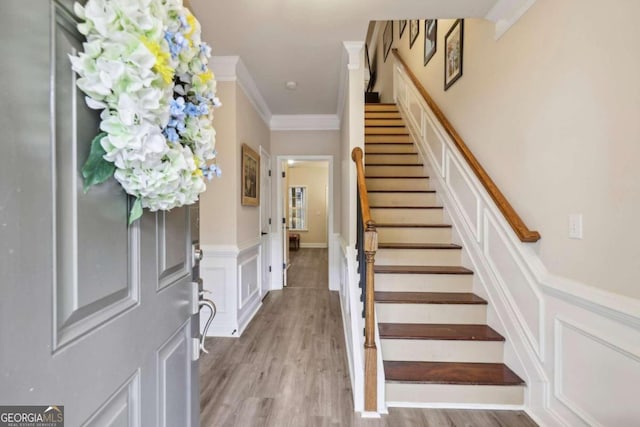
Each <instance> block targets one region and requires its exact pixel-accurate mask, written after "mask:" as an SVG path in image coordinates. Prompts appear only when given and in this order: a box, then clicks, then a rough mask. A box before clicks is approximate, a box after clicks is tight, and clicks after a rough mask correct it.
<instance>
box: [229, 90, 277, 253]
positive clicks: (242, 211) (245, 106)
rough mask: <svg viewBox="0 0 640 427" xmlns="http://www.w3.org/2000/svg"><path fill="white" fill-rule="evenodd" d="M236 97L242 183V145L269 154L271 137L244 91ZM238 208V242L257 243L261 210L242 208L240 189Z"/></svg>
mask: <svg viewBox="0 0 640 427" xmlns="http://www.w3.org/2000/svg"><path fill="white" fill-rule="evenodd" d="M236 93H237V96H236V115H237V116H236V117H237V120H236V134H237V137H236V139H237V146H236V156H237V157H236V158H237V159H238V160H237V162H236V163H237V165H238V173H237V174H236V176H235V178H236V179H237V180H238V183H239V182H240V179H241V176H240V174H241V173H242V171H241V170H240V164H241V163H240V162H241V159H242V144H247V145H249V146H250V147H251V148H253V149H254V150H255V151H256V153H258V154H260V146H262V147H263V148H264V149H265V150H266V151H267V152H269V151H270V145H271V142H270V141H271V136H270V131H269V128H268V127H267V125H266V124H265V122H264V121H263V120H262V118H261V117H260V116H259V115H258V113H257V112H256V109H255V108H254V107H253V105H252V104H251V102H250V101H249V98H248V97H247V95H246V94H245V93H244V90H242V89H241V88H239V89H238V90H237V91H236ZM235 198H236V200H237V201H236V206H237V207H238V212H237V216H238V229H237V242H238V246H239V247H241V248H242V247H244V246H246V245H249V244H251V243H255V241H256V240H257V239H259V238H260V208H259V207H255V206H242V205H241V204H240V202H241V200H242V197H241V194H240V189H239V187H238V191H236V197H235Z"/></svg>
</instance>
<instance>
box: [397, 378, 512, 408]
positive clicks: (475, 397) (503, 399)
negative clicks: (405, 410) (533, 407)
mask: <svg viewBox="0 0 640 427" xmlns="http://www.w3.org/2000/svg"><path fill="white" fill-rule="evenodd" d="M385 390H386V398H387V406H391V407H393V406H404V405H402V404H403V403H416V404H420V403H424V404H427V403H429V404H433V403H442V404H445V403H454V404H455V403H457V404H485V405H522V404H524V386H513V385H512V386H495V385H457V384H455V385H453V384H406V383H387V384H385Z"/></svg>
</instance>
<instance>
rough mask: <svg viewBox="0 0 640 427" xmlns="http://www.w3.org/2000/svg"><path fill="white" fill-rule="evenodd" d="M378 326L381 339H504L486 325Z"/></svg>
mask: <svg viewBox="0 0 640 427" xmlns="http://www.w3.org/2000/svg"><path fill="white" fill-rule="evenodd" d="M378 328H379V330H380V338H383V339H409V340H447V341H448V340H451V341H458V340H459V341H504V337H503V336H502V335H500V334H499V333H498V332H496V331H495V330H494V329H493V328H491V327H489V326H487V325H460V324H424V323H379V324H378Z"/></svg>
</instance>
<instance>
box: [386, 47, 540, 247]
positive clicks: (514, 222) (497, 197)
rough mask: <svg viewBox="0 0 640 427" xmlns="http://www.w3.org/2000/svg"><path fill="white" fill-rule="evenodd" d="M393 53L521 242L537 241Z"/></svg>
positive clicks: (399, 58)
mask: <svg viewBox="0 0 640 427" xmlns="http://www.w3.org/2000/svg"><path fill="white" fill-rule="evenodd" d="M393 55H394V57H395V59H396V61H398V63H399V64H400V65H402V68H403V69H404V72H405V73H406V75H407V76H408V77H409V79H410V80H411V82H412V83H413V85H414V86H415V87H416V89H417V90H418V92H419V93H420V95H421V96H422V98H423V99H424V101H425V102H426V103H427V105H428V106H429V108H431V111H433V114H434V115H435V117H436V118H437V119H438V121H439V122H440V124H441V125H442V127H443V128H444V130H445V131H446V132H447V134H449V137H451V140H452V141H453V144H454V145H455V146H456V147H457V148H458V150H459V151H460V154H462V157H463V158H464V159H465V160H466V162H467V164H468V165H469V167H470V168H471V170H473V173H474V174H475V175H476V176H477V177H478V179H479V180H480V183H481V184H482V185H483V186H484V188H485V189H486V190H487V193H489V196H490V197H491V198H492V199H493V201H494V202H495V204H496V205H497V207H498V209H499V210H500V212H501V213H502V215H504V217H505V219H506V220H507V222H508V223H509V225H510V226H511V228H512V229H513V231H514V232H515V233H516V235H517V236H518V238H519V239H520V241H521V242H537V241H538V240H540V233H538V232H537V231H535V230H530V229H529V227H527V226H526V224H525V223H524V221H523V220H522V218H520V215H518V213H517V212H516V211H515V209H514V208H513V206H511V203H509V201H508V200H507V198H506V197H505V196H504V194H502V192H501V191H500V189H499V188H498V186H497V185H496V184H495V182H493V180H492V179H491V177H490V176H489V174H488V173H487V171H485V170H484V168H483V167H482V165H481V164H480V162H479V161H478V159H477V158H476V156H474V155H473V153H472V152H471V150H470V149H469V147H468V146H467V144H466V143H465V142H464V140H463V139H462V137H461V136H460V134H458V132H457V131H456V130H455V128H454V127H453V125H452V124H451V122H449V120H448V119H447V117H446V116H445V115H444V113H443V112H442V110H441V109H440V107H438V104H436V103H435V101H434V100H433V98H431V96H430V95H429V93H428V92H427V90H426V89H425V88H424V86H422V84H421V83H420V81H419V80H418V78H417V77H416V76H415V74H413V72H412V71H411V69H410V68H409V66H408V65H407V64H406V62H404V60H403V59H402V57H401V56H400V54H399V53H398V50H397V49H393Z"/></svg>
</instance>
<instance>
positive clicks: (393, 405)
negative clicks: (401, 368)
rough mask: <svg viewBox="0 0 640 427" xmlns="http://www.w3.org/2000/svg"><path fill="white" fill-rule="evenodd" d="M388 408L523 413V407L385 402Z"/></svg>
mask: <svg viewBox="0 0 640 427" xmlns="http://www.w3.org/2000/svg"><path fill="white" fill-rule="evenodd" d="M387 407H388V408H421V409H481V410H492V411H523V410H524V409H525V407H524V405H491V404H484V403H440V402H437V403H428V402H426V403H416V402H387Z"/></svg>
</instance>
